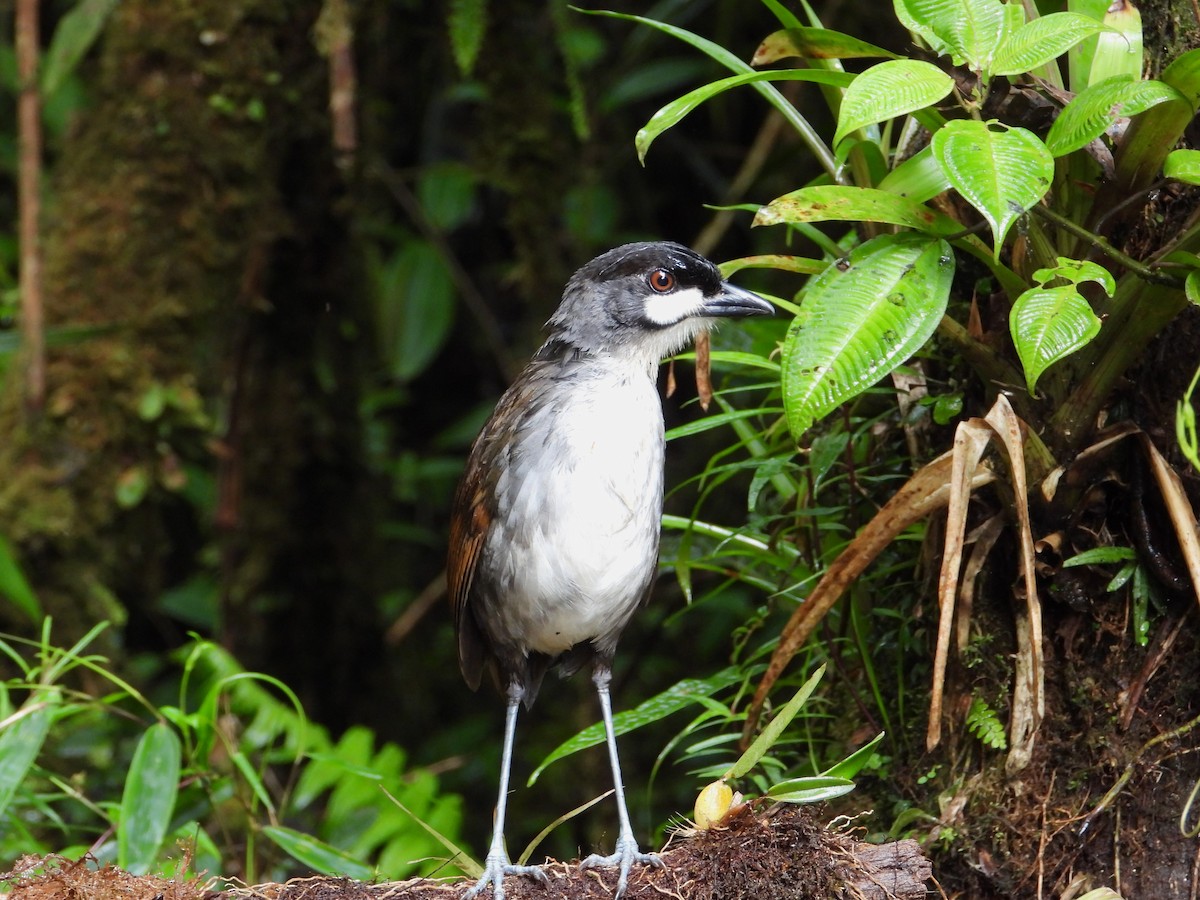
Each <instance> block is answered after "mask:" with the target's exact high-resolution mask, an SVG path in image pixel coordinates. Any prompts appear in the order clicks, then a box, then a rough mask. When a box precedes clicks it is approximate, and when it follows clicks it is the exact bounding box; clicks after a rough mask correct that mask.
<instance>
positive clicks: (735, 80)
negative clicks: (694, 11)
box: [634, 69, 854, 165]
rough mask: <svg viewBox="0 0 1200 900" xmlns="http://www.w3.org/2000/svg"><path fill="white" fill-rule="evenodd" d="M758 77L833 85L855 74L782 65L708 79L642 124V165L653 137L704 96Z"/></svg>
mask: <svg viewBox="0 0 1200 900" xmlns="http://www.w3.org/2000/svg"><path fill="white" fill-rule="evenodd" d="M759 81H811V82H816V83H819V84H831V85H834V86H836V87H846V86H847V85H849V84H851V83H852V82H853V81H854V76H853V75H851V74H849V73H848V72H830V71H827V70H824V69H783V70H780V71H776V70H774V69H772V70H771V71H769V72H748V73H746V74H743V75H731V76H730V77H728V78H722V79H720V80H719V81H714V82H711V83H710V84H706V85H703V86H702V87H698V88H696V89H695V90H694V91H689V92H688V93H686V94H684V95H683V96H682V97H680V98H678V99H677V100H672V101H671V102H670V103H668V104H667V105H666V106H664V107H663V108H662V109H660V110H659V111H658V112H656V113H655V114H654V115H653V116H651V117H650V121H649V122H647V123H646V124H645V126H643V127H642V129H641V130H640V131H639V132H638V133H637V138H636V139H635V140H634V146H636V147H637V154H638V160H639V161H640V162H641V163H642V164H643V165H644V164H645V162H646V152H647V151H648V150H649V149H650V145H651V144H652V143H654V139H655V138H657V137H658V136H659V135H660V134H662V133H663V132H664V131H666V130H667V129H669V128H673V127H674V126H675V125H677V124H678V123H679V122H680V120H681V119H683V117H684V116H686V115H687V114H688V113H690V112H691V111H692V110H694V109H695V108H696V107H697V106H699V105H700V104H701V103H704V102H705V101H706V100H710V99H711V98H713V97H715V96H717V94H722V93H724V92H725V91H727V90H729V89H730V88H735V87H740V86H741V85H743V84H754V83H755V82H759Z"/></svg>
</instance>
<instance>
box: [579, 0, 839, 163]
mask: <svg viewBox="0 0 1200 900" xmlns="http://www.w3.org/2000/svg"><path fill="white" fill-rule="evenodd" d="M572 8H575V7H572ZM578 11H579V12H583V13H588V14H590V15H597V16H608V17H609V18H613V19H623V20H624V21H626V22H638V23H640V24H642V25H648V26H649V27H651V28H655V29H657V30H659V31H661V32H663V34H669V35H670V36H671V37H674V38H678V39H679V40H681V41H683V42H684V43H686V44H688V45H689V46H692V47H694V48H696V49H697V50H699V51H700V52H701V53H704V54H705V55H707V56H708V57H709V58H711V59H714V60H716V61H717V62H719V63H720V64H721V65H723V66H725V68H727V69H729V70H730V71H732V72H736V73H738V74H746V73H749V72H752V71H753V69H751V68H750V66H748V65H747V64H746V63H744V62H742V60H741V59H739V58H738V57H737V56H735V55H734V54H732V53H730V52H729V51H728V50H726V49H725V48H724V47H722V46H721V45H720V44H718V43H715V42H714V41H710V40H708V39H707V38H702V37H700V36H699V35H697V34H692V32H690V31H687V30H685V29H683V28H677V27H676V26H674V25H668V24H666V23H665V22H659V21H657V20H656V19H650V18H646V17H645V16H633V15H629V14H627V13H619V12H613V11H611V10H606V9H579V10H578ZM751 87H753V88H754V90H756V91H758V93H759V94H761V95H762V96H763V98H765V99H766V101H767V102H768V103H769V104H770V105H771V106H772V107H774V108H775V110H776V111H777V112H778V113H779V114H780V115H781V116H782V117H783V119H784V121H785V122H787V123H788V124H789V125H791V126H792V127H793V128H794V129H796V131H797V132H798V133H799V134H800V136H801V137H802V138H803V140H804V142H805V143H806V144H807V145H808V147H809V149H810V150H811V151H812V152H813V153H814V154H815V155H817V156H818V157H819V162H820V163H821V166H822V168H824V169H825V170H826V171H827V172H831V173H832V172H833V171H834V170H835V169H836V168H837V162H836V160H835V159H834V158H833V155H832V154H831V153H830V152H829V148H828V147H826V146H825V145H824V143H823V142H822V141H821V138H820V136H819V135H818V134H817V132H816V130H815V129H814V128H813V127H812V125H811V124H809V122H808V120H807V119H805V118H804V116H802V115H801V114H800V113H799V111H797V109H796V107H795V106H794V105H792V103H791V102H790V101H789V100H788V99H787V98H786V97H785V96H783V94H781V93H780V92H779V91H778V89H776V88H775V87H773V86H772V85H770V84H767V83H764V82H761V81H756V82H751Z"/></svg>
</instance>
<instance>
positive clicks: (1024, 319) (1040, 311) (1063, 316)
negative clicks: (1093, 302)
mask: <svg viewBox="0 0 1200 900" xmlns="http://www.w3.org/2000/svg"><path fill="white" fill-rule="evenodd" d="M1008 322H1009V330H1010V331H1011V332H1012V339H1013V343H1014V344H1015V345H1016V348H1017V355H1018V356H1019V357H1020V358H1021V365H1022V367H1024V369H1025V380H1026V382H1028V384H1029V393H1031V394H1032V393H1034V392H1035V390H1036V388H1037V381H1038V378H1040V377H1041V375H1042V373H1043V372H1045V371H1046V369H1048V368H1049V367H1050V366H1052V365H1054V363H1056V362H1058V361H1059V360H1061V359H1063V358H1065V357H1067V356H1070V355H1071V354H1072V353H1074V352H1075V351H1076V350H1078V349H1080V348H1081V347H1083V346H1085V345H1087V343H1088V342H1089V341H1091V340H1092V338H1094V337H1095V336H1096V335H1097V334H1099V333H1100V319H1098V318H1097V317H1096V314H1095V313H1094V312H1092V308H1091V306H1089V305H1088V302H1087V301H1086V300H1084V299H1083V297H1082V296H1080V294H1079V291H1078V289H1077V288H1076V287H1075V285H1065V286H1063V287H1055V288H1046V287H1037V288H1031V289H1030V290H1028V291H1026V292H1025V293H1023V294H1022V295H1021V296H1020V297H1018V298H1017V300H1016V302H1015V303H1014V304H1013V308H1012V312H1011V313H1010V314H1009V320H1008Z"/></svg>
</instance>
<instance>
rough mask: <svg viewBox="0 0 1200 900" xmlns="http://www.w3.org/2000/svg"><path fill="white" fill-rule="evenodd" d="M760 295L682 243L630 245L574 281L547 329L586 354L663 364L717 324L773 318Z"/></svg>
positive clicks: (591, 264)
mask: <svg viewBox="0 0 1200 900" xmlns="http://www.w3.org/2000/svg"><path fill="white" fill-rule="evenodd" d="M774 312H775V308H774V307H773V306H771V304H770V303H768V302H767V301H766V300H763V299H762V298H761V297H759V296H758V295H757V294H753V293H751V292H750V291H747V290H743V289H742V288H739V287H735V286H733V285H732V284H729V283H728V282H726V281H724V280H722V278H721V273H720V271H719V270H718V269H717V267H716V266H715V265H713V264H712V263H711V262H709V261H708V260H707V259H705V258H704V257H703V256H701V255H700V254H698V253H696V252H695V251H693V250H689V249H688V248H687V247H684V246H683V245H681V244H673V243H668V242H652V243H650V242H648V243H638V244H625V245H624V246H621V247H617V248H616V249H613V250H609V251H608V252H607V253H603V254H601V255H600V256H597V257H596V258H595V259H593V260H592V261H591V262H589V263H588V264H587V265H585V266H583V268H581V269H580V270H579V271H578V272H576V273H575V274H574V275H573V276H571V280H570V281H568V282H567V287H566V290H565V291H564V292H563V299H562V303H561V304H560V305H559V307H558V309H557V310H556V311H555V312H554V315H553V316H551V317H550V321H549V322H548V323H547V325H548V327H549V329H550V337H551V340H557V341H561V342H563V343H565V344H568V345H570V346H571V347H573V348H576V349H578V350H580V351H583V352H585V353H596V354H601V353H603V354H609V355H614V356H628V357H630V358H632V359H636V360H638V361H645V362H647V363H648V364H649V365H655V364H657V363H658V362H659V361H660V360H661V359H662V358H663V357H664V356H669V355H670V354H672V353H675V352H677V351H678V350H679V349H680V348H682V347H683V346H685V345H686V344H687V343H688V342H689V341H691V340H692V339H693V338H694V337H695V336H696V335H697V334H699V333H700V332H703V331H707V330H708V329H709V328H711V327H712V326H713V324H714V323H715V322H716V320H717V319H723V318H741V317H743V316H761V315H771V314H772V313H774Z"/></svg>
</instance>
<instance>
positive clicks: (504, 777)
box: [463, 680, 547, 900]
mask: <svg viewBox="0 0 1200 900" xmlns="http://www.w3.org/2000/svg"><path fill="white" fill-rule="evenodd" d="M507 694H508V712H507V714H506V715H505V718H504V751H503V753H502V754H501V759H500V794H499V796H498V797H497V798H496V821H495V824H494V826H493V830H492V845H491V847H490V848H488V855H487V861H486V863H485V866H484V871H483V875H482V876H481V877H480V879H479V881H477V882H476V883H475V886H474V887H473V888H471V889H470V890H469V891H467V892H466V893H465V894H464V895H463V897H464V898H467V897H474V896H475V895H476V894H478V893H479V892H480V891H482V890H483V889H484V888H485V887H487V886H488V885H489V884H490V885H492V896H493V898H494V900H504V876H505V875H527V876H530V877H532V878H536V879H537V880H538V881H542V882H544V881H546V880H547V879H546V873H545V872H543V871H542V870H541V869H540V868H538V867H537V866H515V865H513V864H512V862H510V861H509V858H508V850H507V848H506V847H505V846H504V810H505V807H506V806H507V805H508V776H509V772H510V771H511V770H512V754H513V744H514V742H515V741H516V736H517V710H518V709H519V708H520V706H521V699H522V698H523V697H524V696H525V687H524V685H522V684H521V683H520V682H518V681H515V680H514V681H513V682H511V683H510V684H509V686H508V692H507Z"/></svg>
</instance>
